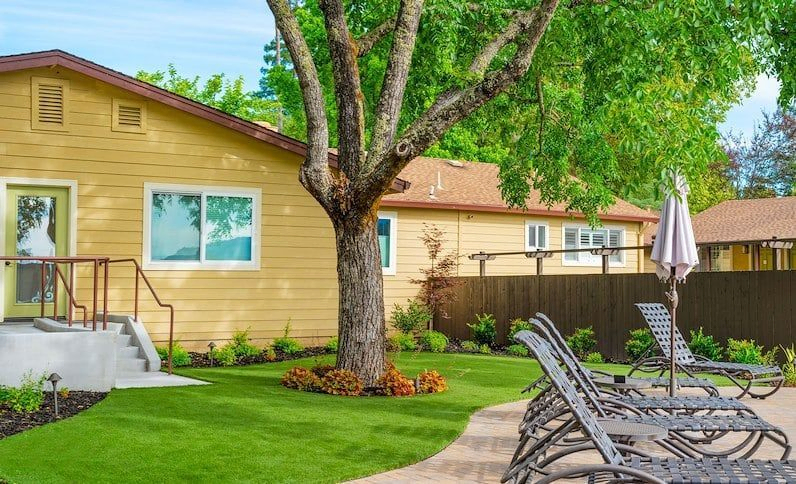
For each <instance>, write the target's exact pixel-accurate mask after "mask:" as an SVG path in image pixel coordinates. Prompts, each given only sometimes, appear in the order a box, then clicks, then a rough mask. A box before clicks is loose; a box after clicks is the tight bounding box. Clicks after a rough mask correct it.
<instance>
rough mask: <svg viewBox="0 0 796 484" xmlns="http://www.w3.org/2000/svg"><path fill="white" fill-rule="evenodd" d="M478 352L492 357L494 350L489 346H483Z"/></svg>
mask: <svg viewBox="0 0 796 484" xmlns="http://www.w3.org/2000/svg"><path fill="white" fill-rule="evenodd" d="M478 352H479V353H481V354H482V355H491V354H492V348H490V347H489V345H481V346H479V347H478Z"/></svg>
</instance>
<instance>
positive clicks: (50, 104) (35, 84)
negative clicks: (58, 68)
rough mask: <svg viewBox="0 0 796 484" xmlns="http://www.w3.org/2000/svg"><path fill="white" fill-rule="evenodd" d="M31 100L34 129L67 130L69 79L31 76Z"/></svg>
mask: <svg viewBox="0 0 796 484" xmlns="http://www.w3.org/2000/svg"><path fill="white" fill-rule="evenodd" d="M31 102H32V116H31V127H32V128H33V129H46V130H57V131H63V130H66V128H67V124H68V123H67V116H68V113H69V109H68V105H69V81H67V80H65V79H47V78H43V77H33V78H31Z"/></svg>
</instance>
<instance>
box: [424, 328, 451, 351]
mask: <svg viewBox="0 0 796 484" xmlns="http://www.w3.org/2000/svg"><path fill="white" fill-rule="evenodd" d="M420 345H421V346H422V347H423V349H425V350H428V351H431V352H432V353H443V352H444V351H445V348H447V347H448V337H447V336H445V335H444V334H442V333H440V332H439V331H432V330H426V331H423V332H422V333H420Z"/></svg>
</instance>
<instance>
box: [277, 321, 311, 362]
mask: <svg viewBox="0 0 796 484" xmlns="http://www.w3.org/2000/svg"><path fill="white" fill-rule="evenodd" d="M271 347H272V348H273V349H274V350H276V351H279V352H280V353H282V354H285V355H295V354H297V353H301V352H302V351H304V347H303V346H302V345H301V343H299V342H298V340H297V339H294V338H291V337H290V320H288V321H287V324H286V325H285V332H284V334H283V335H282V336H280V337H279V338H276V339H274V342H273V343H271Z"/></svg>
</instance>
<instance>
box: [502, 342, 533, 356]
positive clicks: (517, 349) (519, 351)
mask: <svg viewBox="0 0 796 484" xmlns="http://www.w3.org/2000/svg"><path fill="white" fill-rule="evenodd" d="M506 353H508V354H510V355H511V356H528V348H527V347H526V346H525V345H511V346H509V347H508V348H506Z"/></svg>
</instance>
